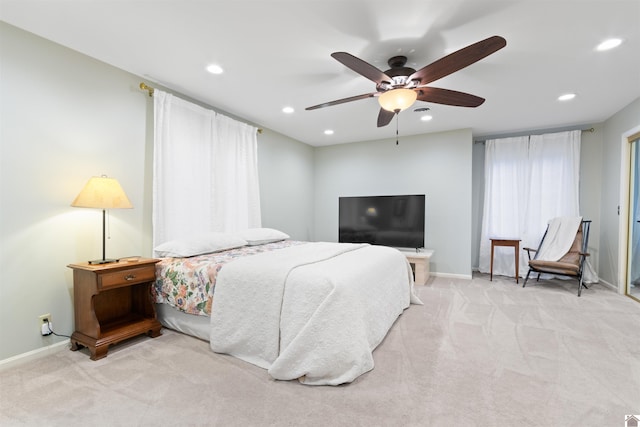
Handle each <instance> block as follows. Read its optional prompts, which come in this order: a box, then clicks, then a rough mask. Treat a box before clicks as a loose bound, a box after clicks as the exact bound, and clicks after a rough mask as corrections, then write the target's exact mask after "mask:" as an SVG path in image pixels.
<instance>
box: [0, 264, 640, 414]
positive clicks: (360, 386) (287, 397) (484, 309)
mask: <svg viewBox="0 0 640 427" xmlns="http://www.w3.org/2000/svg"><path fill="white" fill-rule="evenodd" d="M521 283H522V282H521ZM534 283H535V282H533V283H532V284H531V285H529V284H528V285H527V287H526V288H525V289H522V288H521V287H520V286H521V285H516V284H515V282H514V280H513V279H510V278H505V277H497V278H496V277H494V281H493V282H490V281H489V280H488V276H486V275H477V276H475V277H474V279H473V280H470V281H469V280H456V279H446V278H432V279H430V281H429V283H428V284H427V285H426V286H423V287H419V288H418V294H419V296H420V298H421V299H422V300H423V301H424V302H425V305H424V306H411V307H410V308H409V309H408V310H407V311H405V313H404V314H403V315H402V316H400V318H399V319H398V321H397V322H396V323H395V325H394V326H393V328H392V329H391V331H390V332H389V334H388V336H387V337H386V339H385V340H384V342H383V343H382V344H381V345H380V346H379V347H378V349H376V351H375V352H374V357H375V363H376V366H375V368H374V370H373V371H371V372H369V373H367V374H365V375H363V376H361V377H359V378H358V379H357V380H356V381H355V382H353V383H352V384H348V385H343V386H339V387H312V386H305V385H301V384H299V383H298V382H296V381H289V382H280V381H274V380H271V379H269V377H268V375H267V373H266V371H264V370H262V369H260V368H257V367H255V366H252V365H250V364H247V363H245V362H242V361H239V360H236V359H234V358H232V357H229V356H224V355H218V354H215V353H212V352H211V351H210V350H209V346H208V343H207V342H204V341H200V340H197V339H195V338H191V337H188V336H185V335H181V334H178V333H175V332H172V331H169V330H164V331H163V335H162V336H161V337H158V338H155V339H151V338H147V337H140V338H136V339H133V340H131V341H128V342H126V343H123V344H120V345H118V346H115V347H112V348H111V349H110V351H109V354H108V357H107V358H105V359H102V360H99V361H96V362H93V361H91V360H89V357H88V356H87V353H86V352H85V351H84V350H83V351H79V352H71V351H68V350H66V349H61V350H60V351H58V352H55V353H54V354H53V355H51V356H48V357H47V358H44V359H40V360H36V361H30V362H26V363H24V364H22V365H19V366H14V367H11V368H8V369H6V370H4V371H2V372H0V425H2V426H23V425H26V426H80V425H96V426H102V425H104V426H205V425H209V426H236V425H238V426H253V425H255V426H269V425H274V426H307V425H308V426H331V425H336V426H337V425H345V426H347V425H348V426H452V425H467V426H513V425H518V426H623V425H624V419H625V418H624V416H625V414H640V304H638V303H637V302H635V301H633V300H631V299H630V298H626V297H624V296H621V295H618V294H616V293H615V292H614V291H612V290H610V289H608V288H606V287H605V286H602V285H598V284H596V285H593V286H592V287H591V289H589V290H585V291H583V293H582V297H580V298H578V297H577V296H576V291H577V289H576V285H575V282H573V281H572V282H571V283H564V282H562V281H554V282H545V283H544V284H543V282H539V283H538V284H534Z"/></svg>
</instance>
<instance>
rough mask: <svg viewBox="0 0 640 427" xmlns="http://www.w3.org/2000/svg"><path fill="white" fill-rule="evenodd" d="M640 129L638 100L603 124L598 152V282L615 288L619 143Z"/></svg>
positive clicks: (620, 154)
mask: <svg viewBox="0 0 640 427" xmlns="http://www.w3.org/2000/svg"><path fill="white" fill-rule="evenodd" d="M639 125H640V98H638V99H636V100H635V101H633V102H632V103H631V104H629V105H627V106H626V107H625V108H623V109H622V110H620V111H619V112H618V113H616V114H614V115H613V116H612V117H611V118H610V119H608V120H607V121H605V123H604V133H603V135H604V136H603V148H604V149H603V152H602V203H601V210H600V218H601V221H602V227H601V232H600V236H601V237H600V262H599V271H598V273H599V275H600V278H601V279H602V280H604V281H606V282H608V283H610V284H612V285H615V286H616V287H619V286H620V283H619V282H620V280H619V273H620V272H619V269H618V259H619V256H620V254H619V250H618V245H619V235H618V234H619V226H620V216H619V215H618V206H619V205H620V204H621V200H620V170H621V156H622V153H621V140H622V136H623V135H624V134H625V132H627V131H629V130H631V129H633V128H635V127H637V126H639Z"/></svg>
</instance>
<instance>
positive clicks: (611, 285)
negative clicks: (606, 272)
mask: <svg viewBox="0 0 640 427" xmlns="http://www.w3.org/2000/svg"><path fill="white" fill-rule="evenodd" d="M598 283H601V284H603V285H605V286H608V287H609V288H611V289H613V290H614V291H616V292H618V291H619V289H618V287H617V286H616V285H614V284H613V283H609V282H607V281H606V280H602V279H598ZM587 286H589V285H587Z"/></svg>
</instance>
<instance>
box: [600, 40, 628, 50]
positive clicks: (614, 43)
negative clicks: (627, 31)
mask: <svg viewBox="0 0 640 427" xmlns="http://www.w3.org/2000/svg"><path fill="white" fill-rule="evenodd" d="M621 43H622V39H608V40H605V41H603V42H602V43H600V44H599V45H598V46H597V47H596V50H599V51H603V50H609V49H613V48H614V47H618V46H620V44H621Z"/></svg>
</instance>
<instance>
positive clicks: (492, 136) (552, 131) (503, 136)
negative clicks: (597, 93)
mask: <svg viewBox="0 0 640 427" xmlns="http://www.w3.org/2000/svg"><path fill="white" fill-rule="evenodd" d="M570 130H581V131H582V132H595V131H596V130H595V128H593V127H590V128H587V129H580V128H573V129H571V128H569V129H562V128H560V129H557V130H553V129H548V130H545V131H540V130H532V131H527V132H520V133H516V134H512V135H509V134H505V135H495V136H494V135H490V136H487V137H485V138H484V139H474V140H473V143H474V144H484V143H485V142H487V140H488V139H500V138H510V137H514V136H527V133H529V134H534V132H545V133H555V132H566V131H570ZM535 135H538V134H537V133H536V134H535Z"/></svg>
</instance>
